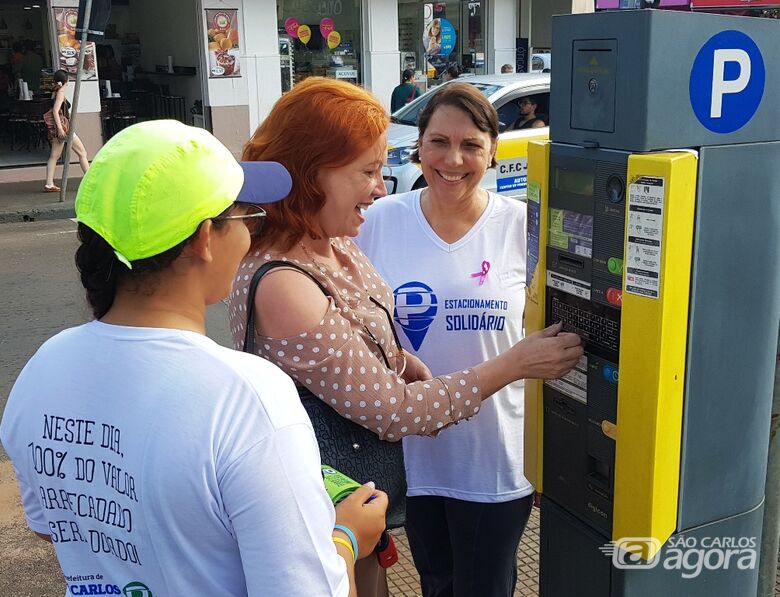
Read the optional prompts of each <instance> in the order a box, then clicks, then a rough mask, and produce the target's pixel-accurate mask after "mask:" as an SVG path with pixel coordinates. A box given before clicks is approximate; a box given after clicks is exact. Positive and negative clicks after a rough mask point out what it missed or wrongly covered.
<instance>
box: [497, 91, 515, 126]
mask: <svg viewBox="0 0 780 597" xmlns="http://www.w3.org/2000/svg"><path fill="white" fill-rule="evenodd" d="M519 100H520V98H514V99H512V100H509V101H508V102H506V103H505V104H504V105H502V106H498V107H496V112H498V132H499V133H503V132H504V131H505V130H507V129H508V128H510V127H511V126H513V125H514V124H515V122H516V121H517V119H518V117H519V116H520V106H519V105H518V101H519Z"/></svg>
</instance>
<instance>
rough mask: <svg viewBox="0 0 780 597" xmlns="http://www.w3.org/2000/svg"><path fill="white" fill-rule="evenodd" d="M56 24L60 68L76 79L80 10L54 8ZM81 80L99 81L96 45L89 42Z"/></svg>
mask: <svg viewBox="0 0 780 597" xmlns="http://www.w3.org/2000/svg"><path fill="white" fill-rule="evenodd" d="M52 11H53V12H54V23H55V25H56V27H57V47H58V52H57V56H58V57H59V61H60V68H61V69H62V70H64V71H67V72H68V74H70V75H71V77H72V78H74V79H75V78H76V71H77V70H78V65H79V50H80V49H81V42H80V41H79V40H78V38H77V37H76V22H77V21H78V18H79V9H78V8H75V7H74V8H53V9H52ZM81 78H82V79H83V80H85V81H89V80H92V79H97V61H96V60H95V43H94V42H91V41H90V42H87V51H86V53H85V54H84V70H83V72H82V75H81Z"/></svg>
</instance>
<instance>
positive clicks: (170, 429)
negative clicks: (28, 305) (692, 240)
mask: <svg viewBox="0 0 780 597" xmlns="http://www.w3.org/2000/svg"><path fill="white" fill-rule="evenodd" d="M290 186H291V181H290V176H289V174H288V173H287V171H286V170H285V169H284V168H283V167H282V166H280V165H279V164H276V163H269V162H252V163H249V164H246V163H243V164H239V163H237V162H236V160H235V158H234V157H233V155H232V154H231V153H230V151H229V150H228V149H227V148H226V147H225V146H224V145H222V144H221V143H220V142H219V141H218V140H217V139H216V138H215V137H213V136H212V135H211V134H210V133H208V132H207V131H205V130H202V129H199V128H195V127H189V126H186V125H184V124H182V123H180V122H177V121H173V120H155V121H149V122H144V123H141V124H137V125H134V126H130V127H128V128H126V129H124V130H122V131H121V132H120V133H118V134H117V135H115V136H114V137H112V138H111V139H110V140H109V141H108V142H107V143H106V145H105V146H103V148H102V149H101V150H100V152H98V154H97V156H96V157H95V161H94V163H93V167H92V169H90V171H89V172H88V173H87V175H86V176H85V177H84V180H83V181H82V182H81V185H80V187H79V192H78V196H77V198H76V219H77V221H78V235H79V241H80V245H79V248H78V249H77V251H76V266H77V267H78V269H79V273H80V274H81V281H82V284H83V285H84V287H85V289H86V295H87V301H88V302H89V304H90V306H91V308H92V311H93V313H94V316H95V320H94V321H91V322H89V323H87V324H84V325H81V326H78V327H75V328H71V329H68V330H65V331H63V332H61V333H59V334H57V335H56V336H55V337H53V338H51V339H50V340H48V341H47V342H46V343H45V344H44V345H43V346H42V347H41V348H40V349H39V350H38V351H37V352H36V354H35V355H34V356H33V357H32V359H31V360H30V361H29V362H28V363H27V365H26V367H25V368H24V370H23V371H22V373H21V374H20V375H19V378H18V379H17V380H16V383H15V384H14V387H13V389H12V390H11V395H10V397H9V399H8V404H7V406H6V409H5V413H4V416H3V420H2V425H0V438H1V439H2V442H3V445H4V446H5V448H6V450H7V452H8V454H9V456H10V457H11V460H12V461H13V465H14V470H15V473H16V477H17V480H18V482H19V487H20V490H21V494H22V502H23V505H24V509H25V514H26V516H27V521H28V524H29V525H30V528H31V529H32V530H33V531H35V533H36V534H38V535H39V536H40V537H41V538H43V539H45V540H47V541H51V542H52V543H53V544H54V548H55V551H56V553H57V558H58V560H59V563H60V566H61V567H62V571H63V573H64V574H65V576H66V579H70V578H71V577H77V578H76V579H74V581H73V582H74V584H70V586H69V590H68V591H67V593H68V594H70V593H71V592H73V594H81V593H82V592H84V591H85V590H86V589H85V588H84V585H82V584H81V583H79V582H77V581H78V580H80V579H81V576H82V575H84V574H85V573H87V572H88V573H89V574H90V575H92V576H90V578H97V579H101V580H92V581H90V593H91V594H96V593H95V591H97V593H100V594H117V595H118V594H120V592H121V593H122V594H124V595H131V594H132V595H140V594H144V595H152V594H154V595H220V596H230V597H245V596H248V595H292V596H301V597H303V596H307V597H308V596H309V595H318V596H323V597H324V596H333V595H337V596H341V597H344V596H346V595H348V594H349V595H352V596H354V595H356V593H355V590H354V583H353V581H352V575H353V566H354V559H355V558H354V556H355V555H356V554H358V553H363V552H370V547H369V546H373V545H375V544H376V542H377V540H378V539H379V535H380V533H381V532H382V530H383V529H384V518H385V509H386V506H387V496H386V495H385V494H383V493H382V492H379V491H376V490H375V489H374V488H373V487H372V485H371V484H370V483H369V484H366V485H363V486H362V487H360V488H358V489H357V490H356V491H355V492H354V493H353V494H352V495H351V496H350V497H348V498H347V499H345V500H344V501H343V502H341V503H340V504H339V505H338V506H337V507H336V508H335V510H334V507H333V505H332V503H331V500H330V498H329V497H328V494H327V493H326V491H325V487H324V484H323V479H322V475H321V471H320V456H319V451H318V448H317V442H316V439H315V437H314V433H313V430H312V427H311V423H310V421H309V419H308V417H307V416H306V412H305V411H304V409H303V407H302V406H301V404H300V403H299V402H298V400H297V395H296V393H295V388H294V386H293V383H292V382H291V380H290V378H289V377H287V376H286V375H285V374H284V373H282V371H280V370H279V369H278V368H277V367H275V366H274V365H272V364H270V363H268V362H267V361H264V360H262V359H258V358H257V357H254V356H252V355H248V354H243V353H239V352H235V351H233V350H230V349H228V348H225V347H223V346H220V345H218V344H217V343H216V342H214V341H213V340H211V339H209V338H207V337H206V308H207V306H208V305H211V304H214V303H217V302H219V301H220V300H221V299H222V298H223V297H225V296H226V295H227V294H228V293H229V291H230V282H231V280H232V279H233V277H234V276H235V272H236V269H237V267H238V263H239V261H240V260H241V258H242V256H243V255H244V254H245V253H246V251H247V249H248V248H249V245H250V242H251V239H252V236H253V235H255V234H258V233H259V232H260V230H261V228H262V222H263V218H264V217H265V212H264V211H263V208H262V205H261V204H268V203H270V202H274V201H278V200H280V199H282V198H283V197H284V196H286V195H287V194H288V192H289V191H290ZM40 453H42V454H48V453H51V454H56V455H57V460H56V462H57V465H56V466H57V470H56V473H55V474H53V475H50V474H47V473H48V469H43V468H42V467H41V462H42V460H40V459H39V458H40V457H38V456H36V454H40ZM52 458H54V456H52ZM96 463H97V465H96ZM95 469H97V470H95ZM104 481H105V482H104ZM93 503H95V504H98V506H99V505H100V504H101V503H102V504H104V509H100V508H98V509H97V510H96V509H94V508H93V507H92V504H93ZM87 505H89V507H87ZM334 523H339V525H342V526H340V527H339V529H342V528H346V529H349V531H350V532H349V533H347V532H345V531H343V530H335V529H334ZM351 535H354V538H353V537H352V536H351ZM80 587H81V588H80ZM93 587H96V588H95V589H94V591H93Z"/></svg>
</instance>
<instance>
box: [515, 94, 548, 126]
mask: <svg viewBox="0 0 780 597" xmlns="http://www.w3.org/2000/svg"><path fill="white" fill-rule="evenodd" d="M518 105H519V106H520V118H518V119H517V122H515V126H514V128H515V129H540V128H543V127H545V126H547V124H545V122H544V120H542V119H541V118H539V117H538V116H537V115H536V109H537V108H538V107H539V100H537V99H536V96H535V95H529V96H527V97H524V98H523V99H521V100H520V102H519V103H518Z"/></svg>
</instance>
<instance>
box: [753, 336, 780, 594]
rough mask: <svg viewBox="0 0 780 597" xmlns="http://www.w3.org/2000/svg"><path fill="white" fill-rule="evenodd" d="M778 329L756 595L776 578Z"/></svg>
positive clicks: (779, 523)
mask: <svg viewBox="0 0 780 597" xmlns="http://www.w3.org/2000/svg"><path fill="white" fill-rule="evenodd" d="M778 431H780V332H778V337H777V361H775V393H774V397H773V399H772V419H771V423H770V428H769V460H768V463H767V469H766V488H765V489H764V495H765V496H766V498H765V499H766V501H765V502H764V526H763V530H762V533H761V563H760V565H759V569H758V573H759V574H758V596H759V597H773V596H774V594H775V582H776V580H777V552H778V549H780V512H778V511H779V510H780V440H779V439H778Z"/></svg>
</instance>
